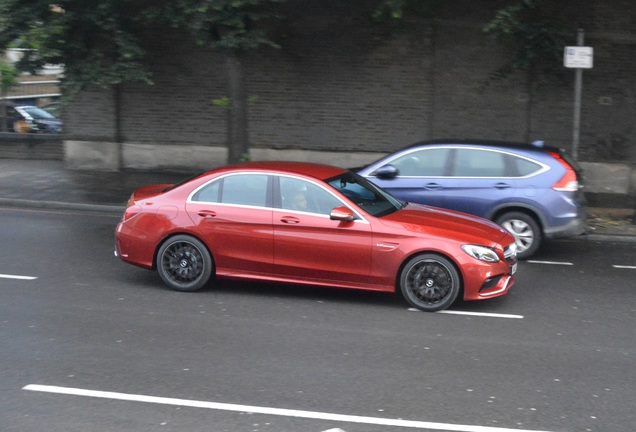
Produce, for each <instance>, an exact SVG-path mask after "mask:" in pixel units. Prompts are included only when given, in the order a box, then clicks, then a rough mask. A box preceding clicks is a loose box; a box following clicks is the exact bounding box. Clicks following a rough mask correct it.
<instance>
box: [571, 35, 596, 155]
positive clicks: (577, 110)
mask: <svg viewBox="0 0 636 432" xmlns="http://www.w3.org/2000/svg"><path fill="white" fill-rule="evenodd" d="M583 42H584V33H583V29H579V31H578V32H577V36H576V44H577V46H569V47H565V51H564V53H563V66H565V67H566V68H573V69H576V70H575V75H574V121H573V127H572V156H573V157H574V159H575V160H576V159H578V152H579V141H580V132H581V92H582V90H583V69H591V68H592V66H593V63H594V48H592V47H586V46H583Z"/></svg>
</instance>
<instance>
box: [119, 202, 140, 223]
mask: <svg viewBox="0 0 636 432" xmlns="http://www.w3.org/2000/svg"><path fill="white" fill-rule="evenodd" d="M140 212H141V207H140V206H138V205H131V206H129V207H126V211H125V212H124V216H123V217H122V219H121V220H122V222H125V221H127V220H128V219H130V218H132V217H133V216H135V215H137V214H139V213H140Z"/></svg>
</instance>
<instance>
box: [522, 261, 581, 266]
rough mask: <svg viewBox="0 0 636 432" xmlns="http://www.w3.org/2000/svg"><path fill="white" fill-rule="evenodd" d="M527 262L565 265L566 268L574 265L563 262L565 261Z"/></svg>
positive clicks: (531, 262)
mask: <svg viewBox="0 0 636 432" xmlns="http://www.w3.org/2000/svg"><path fill="white" fill-rule="evenodd" d="M526 262H528V263H530V264H548V265H564V266H571V265H574V264H573V263H571V262H563V261H534V260H528V261H526Z"/></svg>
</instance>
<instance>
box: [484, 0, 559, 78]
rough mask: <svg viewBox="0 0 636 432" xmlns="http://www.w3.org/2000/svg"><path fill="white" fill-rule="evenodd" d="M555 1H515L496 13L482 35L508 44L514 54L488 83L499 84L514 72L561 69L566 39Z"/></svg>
mask: <svg viewBox="0 0 636 432" xmlns="http://www.w3.org/2000/svg"><path fill="white" fill-rule="evenodd" d="M560 7H565V4H564V3H563V2H559V1H557V0H517V1H516V2H515V3H514V4H512V5H510V6H508V7H505V8H503V9H500V10H498V11H497V13H496V14H495V17H494V18H493V19H492V20H491V21H490V22H489V23H488V24H487V25H486V26H485V27H484V28H483V31H484V32H486V33H487V34H489V35H491V36H492V37H493V38H494V39H495V40H497V41H499V42H502V43H510V45H511V46H513V47H514V54H513V56H512V58H511V59H510V61H508V62H507V63H506V64H504V65H503V66H502V67H500V68H498V69H496V70H495V71H493V73H492V74H491V76H490V79H491V80H501V79H504V78H506V77H508V76H509V75H510V74H512V73H514V72H516V71H528V70H533V71H534V72H544V73H547V74H554V73H555V72H557V71H559V70H560V69H562V68H561V67H560V66H561V58H562V56H563V47H564V46H565V45H566V41H567V38H568V37H569V36H570V33H569V31H568V30H567V29H566V27H565V26H564V25H563V24H562V23H561V22H559V20H558V17H559V16H562V13H560V11H559V8H560Z"/></svg>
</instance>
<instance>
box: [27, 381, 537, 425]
mask: <svg viewBox="0 0 636 432" xmlns="http://www.w3.org/2000/svg"><path fill="white" fill-rule="evenodd" d="M23 390H29V391H37V392H45V393H57V394H65V395H73V396H87V397H94V398H102V399H111V400H120V401H130V402H145V403H154V404H161V405H173V406H175V405H176V406H185V407H191V408H207V409H214V410H221V411H234V412H249V413H253V414H265V415H276V416H284V417H299V418H305V419H315V420H329V421H339V422H348V423H362V424H373V425H383V426H395V427H407V428H415V429H429V430H441V431H455V432H548V431H537V430H530V429H509V428H502V427H491V426H475V425H461V424H451V423H436V422H426V421H414V420H401V419H390V418H381V417H366V416H357V415H347V414H333V413H325V412H317V411H303V410H294V409H284V408H269V407H260V406H253V405H236V404H228V403H219V402H206V401H198V400H191V399H175V398H167V397H157V396H146V395H138V394H129V393H115V392H106V391H97V390H86V389H78V388H69V387H57V386H47V385H38V384H29V385H27V386H25V387H23Z"/></svg>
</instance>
